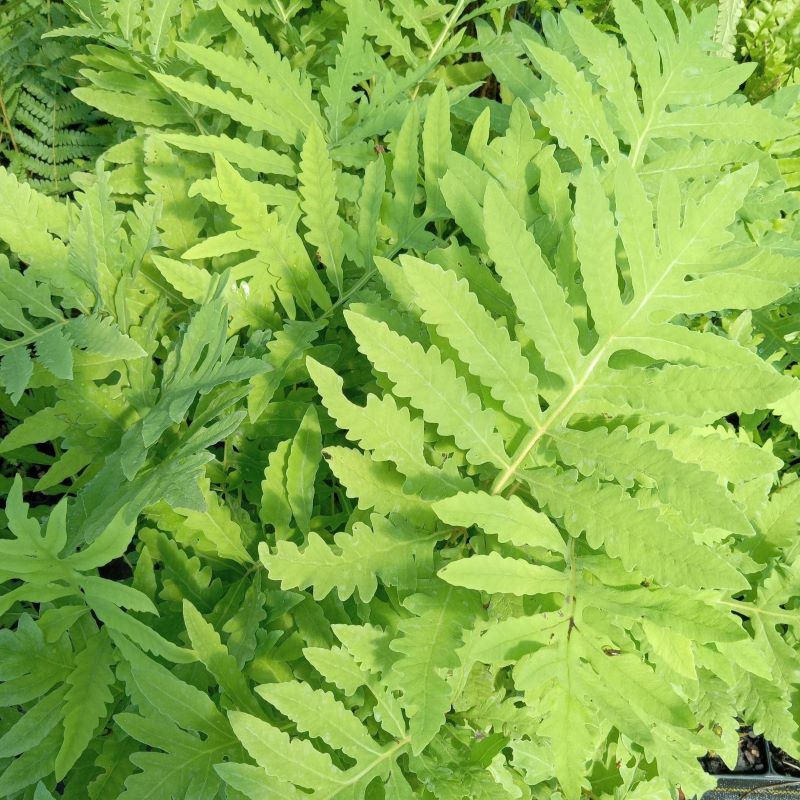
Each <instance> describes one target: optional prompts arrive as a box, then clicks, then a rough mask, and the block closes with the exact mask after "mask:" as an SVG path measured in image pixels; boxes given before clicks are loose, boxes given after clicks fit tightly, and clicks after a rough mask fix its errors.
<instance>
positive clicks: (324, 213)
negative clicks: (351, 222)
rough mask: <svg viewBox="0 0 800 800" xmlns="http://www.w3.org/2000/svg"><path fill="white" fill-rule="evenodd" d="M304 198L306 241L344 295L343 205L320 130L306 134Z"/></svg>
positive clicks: (302, 175) (302, 168)
mask: <svg viewBox="0 0 800 800" xmlns="http://www.w3.org/2000/svg"><path fill="white" fill-rule="evenodd" d="M298 180H299V181H300V195H301V197H302V203H301V207H302V209H303V212H304V214H305V216H304V218H303V222H304V224H305V226H306V228H307V229H308V233H307V234H306V241H308V243H309V244H311V245H313V246H314V247H316V248H317V249H318V252H319V258H320V261H321V262H322V263H323V264H324V265H325V269H326V271H327V273H328V278H329V280H330V281H331V283H332V284H333V285H334V286H335V287H336V289H337V291H338V292H339V294H340V295H341V293H342V290H343V275H342V256H343V243H342V232H341V229H340V223H339V215H338V211H339V204H338V202H337V200H336V181H335V176H334V172H333V165H332V164H331V160H330V158H329V157H328V152H327V148H326V145H325V138H324V137H323V135H322V131H320V129H319V128H317V127H312V128H311V129H310V130H309V131H308V133H307V134H306V139H305V143H304V144H303V149H302V151H301V153H300V174H299V175H298Z"/></svg>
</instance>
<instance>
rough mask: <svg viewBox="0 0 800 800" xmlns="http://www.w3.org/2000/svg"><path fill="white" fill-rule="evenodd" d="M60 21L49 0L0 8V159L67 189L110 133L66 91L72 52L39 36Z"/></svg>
mask: <svg viewBox="0 0 800 800" xmlns="http://www.w3.org/2000/svg"><path fill="white" fill-rule="evenodd" d="M67 20H68V17H67V15H66V12H65V10H64V9H63V7H62V5H61V4H60V3H51V2H50V1H49V0H25V2H12V3H7V4H5V5H4V6H2V7H0V76H2V77H0V99H2V105H0V163H1V162H5V163H6V165H7V166H8V168H9V169H10V170H11V171H12V172H13V173H14V174H16V175H18V176H19V177H22V178H24V179H26V180H28V181H29V182H30V183H31V184H32V185H33V186H35V187H36V188H37V189H39V190H40V191H43V192H47V193H48V194H66V193H67V192H69V191H71V190H72V189H73V188H74V185H73V183H72V181H71V179H70V176H71V174H72V173H73V172H76V171H78V170H83V169H86V168H87V167H88V168H91V165H92V162H93V161H94V160H95V159H96V158H97V157H98V156H99V155H100V154H101V153H102V152H103V150H104V149H105V148H106V147H108V145H109V144H111V143H112V142H113V136H114V129H113V127H112V126H109V125H108V124H107V123H106V122H105V120H104V119H103V117H102V116H101V115H100V114H98V113H97V112H96V111H94V110H92V109H90V108H89V107H88V106H86V105H85V104H84V103H82V102H81V101H80V100H78V99H77V98H76V97H75V96H74V95H73V94H72V93H71V90H72V88H74V86H75V80H74V72H75V68H74V64H73V62H72V56H73V55H74V50H73V49H72V48H71V47H68V46H65V45H64V44H63V43H61V42H56V41H48V40H45V39H43V38H42V37H43V35H44V34H45V33H46V32H47V31H48V30H49V29H51V28H52V27H55V26H58V25H63V24H64V23H65V22H67Z"/></svg>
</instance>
